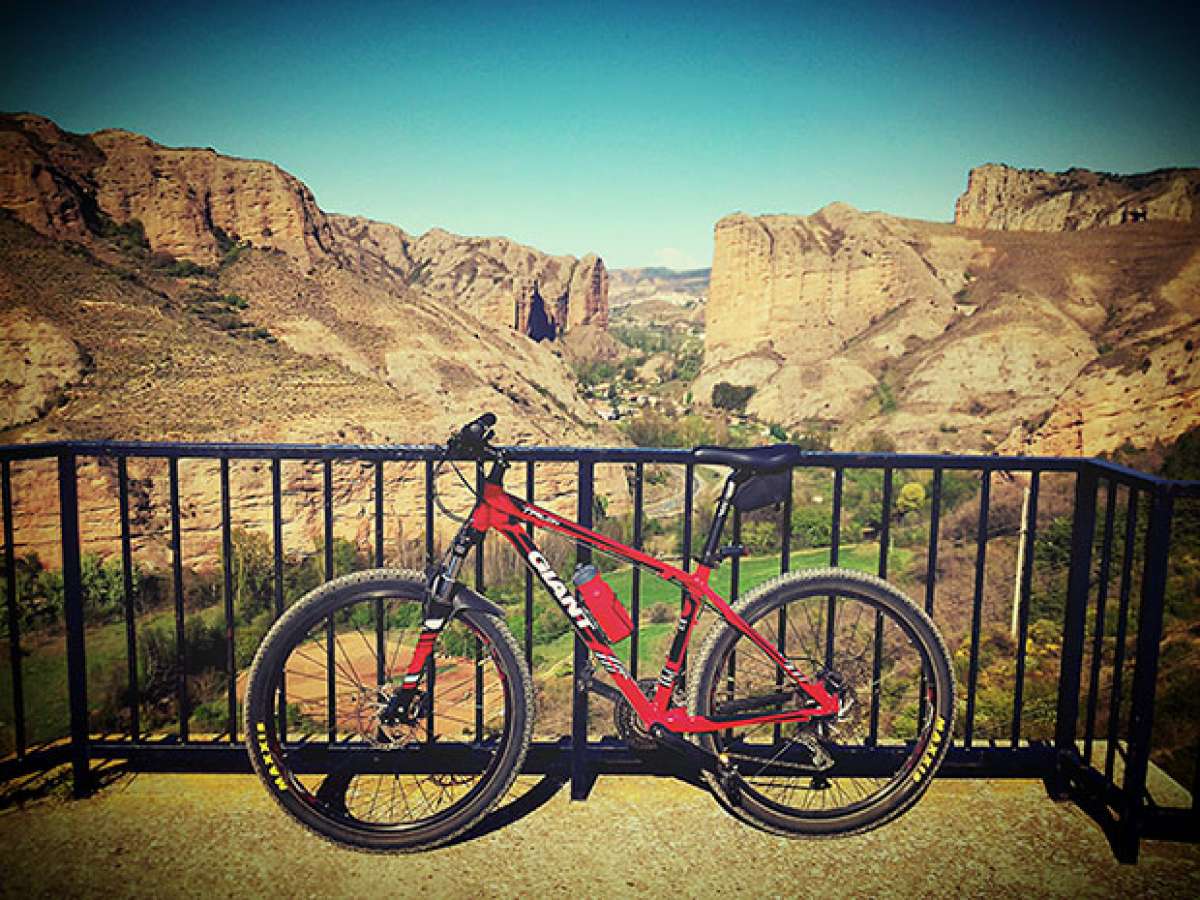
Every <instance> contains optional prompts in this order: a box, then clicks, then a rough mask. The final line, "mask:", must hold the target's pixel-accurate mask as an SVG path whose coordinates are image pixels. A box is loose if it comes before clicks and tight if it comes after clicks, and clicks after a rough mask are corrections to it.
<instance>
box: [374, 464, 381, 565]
mask: <svg viewBox="0 0 1200 900" xmlns="http://www.w3.org/2000/svg"><path fill="white" fill-rule="evenodd" d="M374 500H375V568H377V569H382V568H383V460H382V459H378V460H376V461H375V497H374Z"/></svg>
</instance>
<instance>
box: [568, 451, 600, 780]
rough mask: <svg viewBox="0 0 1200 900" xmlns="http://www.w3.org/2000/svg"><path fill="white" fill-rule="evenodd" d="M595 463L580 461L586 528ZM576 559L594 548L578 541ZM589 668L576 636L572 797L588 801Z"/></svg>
mask: <svg viewBox="0 0 1200 900" xmlns="http://www.w3.org/2000/svg"><path fill="white" fill-rule="evenodd" d="M594 474H595V473H594V468H593V464H592V462H591V461H590V460H580V462H579V503H578V507H577V509H576V516H575V518H576V521H577V522H579V524H580V525H582V526H584V527H585V528H591V527H592V503H593V497H594V489H595V486H594V484H593V476H594ZM575 558H576V561H577V562H579V563H581V564H583V563H588V562H591V559H592V548H591V547H589V546H587V545H585V544H582V543H581V544H578V545H577V546H576V551H575ZM587 667H588V650H587V647H586V646H585V645H584V643H583V641H582V640H580V639H579V636H578V635H576V636H575V657H574V662H573V664H572V669H571V671H572V675H573V678H572V680H573V682H574V685H573V688H574V689H573V690H572V692H571V799H572V800H586V799H587V796H588V794H589V793H591V790H592V784H593V782H594V781H595V780H596V776H595V773H594V772H593V771H592V766H591V761H590V760H589V759H588V746H587V739H588V684H587V679H586V678H585V675H584V673H585V672H586V671H587Z"/></svg>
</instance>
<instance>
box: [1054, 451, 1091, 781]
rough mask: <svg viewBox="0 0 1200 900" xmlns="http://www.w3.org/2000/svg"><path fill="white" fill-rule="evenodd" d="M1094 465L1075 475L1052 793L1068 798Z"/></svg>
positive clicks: (1088, 566)
mask: <svg viewBox="0 0 1200 900" xmlns="http://www.w3.org/2000/svg"><path fill="white" fill-rule="evenodd" d="M1096 488H1097V476H1096V468H1095V466H1094V465H1093V464H1092V463H1091V462H1088V461H1084V462H1083V463H1081V464H1080V468H1079V472H1078V474H1077V475H1076V478H1075V516H1074V521H1073V523H1072V525H1071V565H1070V570H1069V572H1070V574H1069V576H1068V578H1067V604H1066V609H1065V610H1064V612H1063V648H1062V657H1061V662H1060V664H1059V676H1058V711H1057V714H1056V719H1055V726H1054V749H1055V750H1056V752H1057V754H1058V758H1057V764H1056V765H1057V768H1056V771H1055V777H1054V782H1053V788H1052V790H1053V793H1054V795H1055V796H1057V797H1066V796H1067V793H1068V792H1067V788H1068V784H1067V782H1068V778H1069V771H1068V769H1069V767H1070V761H1072V760H1075V759H1078V757H1079V751H1078V749H1077V748H1076V746H1075V731H1076V728H1077V726H1078V720H1079V678H1080V668H1081V666H1082V664H1083V625H1084V619H1085V616H1086V615H1087V598H1088V593H1089V582H1090V580H1091V574H1092V541H1093V538H1094V536H1095V533H1096Z"/></svg>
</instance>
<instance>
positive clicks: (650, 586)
mask: <svg viewBox="0 0 1200 900" xmlns="http://www.w3.org/2000/svg"><path fill="white" fill-rule="evenodd" d="M911 557H912V551H910V550H904V549H897V548H895V547H893V548H892V550H891V552H890V553H889V554H888V568H889V570H896V569H898V567H902V566H905V565H907V564H908V562H909V560H910V558H911ZM839 563H840V565H842V566H844V567H845V568H848V569H857V570H859V571H861V572H875V571H877V570H878V567H879V545H878V544H855V545H853V546H849V547H843V548H842V550H841V554H840V560H839ZM827 565H829V550H828V549H816V550H798V551H796V552H795V553H793V554H792V555H791V571H793V572H795V571H798V570H800V569H812V568H819V567H822V566H827ZM778 574H779V554H778V553H776V554H773V555H764V556H757V557H753V558H748V559H743V560H742V561H741V565H740V566H739V571H738V593H739V595H745V594H746V592H747V591H750V590H752V589H753V588H754V587H756V586H758V585H760V584H762V583H763V582H764V581H767V580H768V579H771V578H774V577H775V576H776V575H778ZM732 577H733V566H732V565H731V564H729V563H725V564H724V565H723V566H722V567H721V568H720V569H719V570H718V571H717V574H716V575H715V576H714V577H713V579H712V582H711V583H712V586H713V589H714V590H715V591H716V592H717V593H719V594H721V595H722V596H724V597H726V598H729V597H730V581H731V579H732ZM604 579H605V581H607V582H608V583H609V584H610V585H611V586H612V589H613V590H614V591H615V592H616V594H617V597H618V598H620V600H621V602H622V603H623V604H624V605H625V608H626V609H630V608H631V602H632V597H633V572H632V570H631V569H628V568H626V569H618V570H616V571H615V572H608V573H606V574H605V576H604ZM659 603H665V604H667V605H668V606H670V607H671V617H672V618H671V621H669V622H649V621H647V614H648V611H649V609H650V608H651V607H653V606H655V605H656V604H659ZM639 607H640V611H641V616H640V618H641V620H642V621H641V627H640V628H639V630H638V658H639V660H640V661H644V662H645V663H646V664H645V665H643V664H642V662H639V674H643V675H644V674H645V673H646V672H650V673H653V672H656V671H657V670H658V667H659V666H660V665H661V663H662V660H663V659H664V658H665V656H666V652H667V645H668V640H669V638H670V636H671V632H672V631H673V630H674V627H675V617H676V616H677V615H678V608H679V588H678V587H676V586H675V585H673V584H668V583H667V582H665V581H663V580H662V579H661V578H656V577H654V576H653V575H651V574H649V573H647V572H643V573H642V577H641V591H640V599H639ZM573 642H574V632H567V633H566V634H563V635H560V636H559V637H557V638H555V639H554V640H553V641H549V642H547V643H544V644H539V645H538V646H537V653H538V655H539V656H540V657H541V659H542V661H543V662H542V664H541V665H540V666H539V667H538V672H539V674H542V673H549V672H551V671H555V670H559V669H563V670H565V668H566V667H568V663H569V662H570V659H571V654H572V643H573ZM629 648H630V641H628V640H625V641H622V642H621V643H619V644H617V645H616V648H615V649H616V651H617V655H618V656H620V657H621V659H622V660H623V661H624V662H625V663H626V664H628V663H629V653H630V650H629Z"/></svg>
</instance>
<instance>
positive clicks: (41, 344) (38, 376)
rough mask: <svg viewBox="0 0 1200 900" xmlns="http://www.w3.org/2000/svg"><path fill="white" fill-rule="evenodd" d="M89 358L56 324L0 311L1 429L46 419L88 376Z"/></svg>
mask: <svg viewBox="0 0 1200 900" xmlns="http://www.w3.org/2000/svg"><path fill="white" fill-rule="evenodd" d="M86 365H87V360H86V359H85V358H84V356H83V354H81V353H80V352H79V347H78V346H77V345H76V344H75V342H74V341H73V340H71V339H70V338H69V337H68V336H67V335H66V334H64V333H63V332H62V330H60V329H59V328H57V327H55V326H54V324H53V323H51V322H49V321H47V320H45V319H43V318H40V317H39V316H37V315H35V314H34V313H33V312H32V311H31V310H29V309H23V308H20V307H14V308H8V309H0V430H3V429H6V428H12V427H13V426H16V425H24V424H25V423H26V422H33V421H36V420H37V419H39V418H41V417H42V416H44V415H45V414H46V413H47V412H49V411H50V410H51V409H52V408H54V406H56V405H57V404H58V403H59V402H60V401H62V400H63V399H65V397H66V389H67V388H68V387H70V386H72V385H73V384H75V383H76V382H77V381H78V380H79V379H80V377H81V376H82V375H83V373H84V371H85V369H86Z"/></svg>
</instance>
